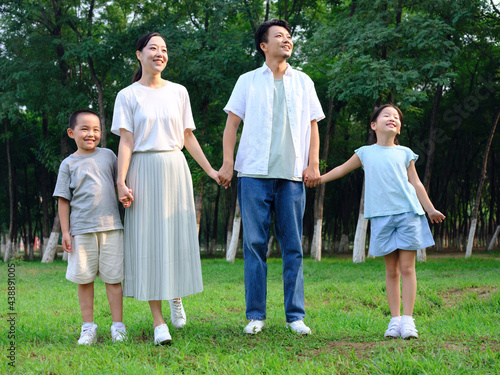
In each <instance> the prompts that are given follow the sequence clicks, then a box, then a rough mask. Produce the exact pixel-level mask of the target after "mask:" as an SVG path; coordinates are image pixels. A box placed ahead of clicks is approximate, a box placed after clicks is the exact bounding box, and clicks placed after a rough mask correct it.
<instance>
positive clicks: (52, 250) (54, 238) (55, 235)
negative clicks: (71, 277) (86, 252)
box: [42, 213, 61, 263]
mask: <svg viewBox="0 0 500 375" xmlns="http://www.w3.org/2000/svg"><path fill="white" fill-rule="evenodd" d="M60 234H61V221H60V220H59V213H57V214H56V217H55V218H54V225H53V226H52V232H51V233H50V237H49V240H48V241H47V246H46V247H45V251H44V252H43V258H42V263H52V262H53V261H54V259H55V257H56V252H57V242H59V235H60Z"/></svg>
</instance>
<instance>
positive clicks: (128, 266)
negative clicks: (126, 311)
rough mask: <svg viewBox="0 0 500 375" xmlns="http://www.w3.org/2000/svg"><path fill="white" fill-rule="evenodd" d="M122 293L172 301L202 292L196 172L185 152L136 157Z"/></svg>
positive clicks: (131, 177) (129, 179) (131, 175)
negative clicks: (196, 206)
mask: <svg viewBox="0 0 500 375" xmlns="http://www.w3.org/2000/svg"><path fill="white" fill-rule="evenodd" d="M127 186H128V187H129V188H130V189H132V195H133V196H134V201H133V202H132V205H131V206H130V207H129V208H126V209H125V226H124V263H125V279H124V284H123V295H124V296H125V297H134V298H136V299H138V300H140V301H153V300H168V299H172V298H177V297H185V296H187V295H190V294H194V293H199V292H201V291H203V281H202V276H201V262H200V249H199V244H198V234H197V227H196V213H195V208H194V199H193V183H192V180H191V173H190V171H189V167H188V165H187V162H186V159H185V157H184V154H183V153H182V152H181V151H180V150H174V151H167V152H138V153H134V154H132V158H131V161H130V166H129V170H128V174H127Z"/></svg>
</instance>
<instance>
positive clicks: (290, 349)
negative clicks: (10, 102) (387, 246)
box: [0, 252, 500, 374]
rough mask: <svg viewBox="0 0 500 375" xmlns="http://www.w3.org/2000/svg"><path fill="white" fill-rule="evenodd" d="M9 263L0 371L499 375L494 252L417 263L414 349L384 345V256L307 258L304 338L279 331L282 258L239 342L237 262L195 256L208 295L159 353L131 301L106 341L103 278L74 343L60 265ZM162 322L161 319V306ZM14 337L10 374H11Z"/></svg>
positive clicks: (199, 298) (68, 289) (189, 309)
mask: <svg viewBox="0 0 500 375" xmlns="http://www.w3.org/2000/svg"><path fill="white" fill-rule="evenodd" d="M14 264H15V289H16V291H15V293H16V295H15V305H13V306H12V307H14V311H13V312H15V313H17V315H16V316H15V318H16V321H15V325H14V328H15V331H14V333H15V339H14V340H12V339H9V338H8V336H9V334H11V333H12V332H13V331H11V328H10V327H11V326H10V322H9V320H8V319H9V318H11V317H12V315H9V312H12V311H11V310H9V308H10V307H11V305H9V303H8V301H9V300H8V286H7V285H8V274H9V272H8V266H7V264H4V263H0V270H1V271H0V274H1V278H0V290H1V291H2V296H3V297H2V299H1V300H0V315H1V317H2V319H1V320H0V347H1V354H0V355H1V357H0V358H1V360H0V373H1V374H6V373H18V374H79V373H82V374H90V373H92V374H120V373H124V374H165V373H174V374H177V373H203V374H233V373H234V374H257V373H258V374H282V373H284V374H321V373H325V374H500V354H499V352H500V253H499V252H494V253H489V254H488V255H485V256H482V257H478V256H475V257H473V258H472V259H467V260H466V259H463V258H459V259H455V258H451V257H439V258H432V257H430V258H429V259H428V261H427V263H423V264H417V279H418V283H419V284H418V292H417V302H416V306H415V313H414V317H415V323H416V325H417V329H418V330H419V335H420V338H419V339H418V340H412V341H406V340H401V339H399V340H388V339H385V338H384V337H383V334H384V332H385V329H386V328H387V324H388V322H389V319H390V314H389V308H388V306H387V302H386V299H385V285H384V263H383V259H368V260H367V262H366V263H363V264H357V265H355V264H353V263H352V261H351V260H350V259H340V258H337V257H330V258H324V259H323V260H322V261H321V262H315V261H312V260H310V259H307V260H305V262H304V277H305V291H306V314H307V315H306V319H305V322H306V323H307V325H309V326H310V327H311V329H312V331H313V334H312V335H311V336H307V337H299V336H297V335H295V334H292V333H291V332H289V331H287V330H286V329H285V317H284V310H283V287H282V279H281V269H282V263H281V260H280V259H270V260H269V262H268V264H269V276H268V298H267V303H268V307H267V310H268V311H267V313H268V318H267V320H266V324H267V325H266V327H265V328H264V330H263V332H261V333H260V334H258V335H255V336H248V335H245V334H243V328H244V326H245V325H246V320H245V301H244V284H243V261H242V260H241V259H237V260H236V262H235V263H234V264H231V263H227V262H226V261H225V260H223V259H202V267H203V277H204V286H205V291H204V292H203V293H200V294H197V295H193V296H189V297H187V298H185V299H184V306H185V309H186V313H187V317H188V323H187V325H186V327H185V328H184V329H183V330H175V328H173V327H172V326H171V325H170V331H171V334H172V339H173V341H172V344H171V345H170V346H164V347H156V346H154V345H153V328H152V318H151V314H150V310H149V306H148V304H147V303H146V302H139V301H136V300H134V299H131V298H126V299H125V300H124V322H125V324H126V326H127V329H128V335H129V340H128V342H125V343H117V344H112V343H111V335H110V331H109V326H110V325H111V316H110V312H109V306H108V303H107V299H106V293H105V288H104V284H103V283H102V282H101V281H97V282H96V285H95V287H96V291H95V292H96V301H95V308H94V316H95V318H94V320H95V323H96V324H97V325H98V326H99V330H98V342H97V344H96V345H94V346H92V347H80V346H78V345H77V343H76V341H77V340H78V337H79V333H80V326H81V315H80V310H79V306H78V297H77V288H76V285H75V284H73V283H71V282H69V281H67V280H66V279H65V271H66V263H65V262H63V261H60V260H58V261H56V262H55V263H53V264H41V263H39V262H33V263H29V262H19V261H16V262H14ZM11 276H12V275H11ZM164 315H165V317H167V318H169V317H170V310H169V307H168V303H164ZM167 322H169V319H168V320H167ZM11 341H12V342H13V343H14V347H15V361H14V362H15V367H12V366H9V362H12V361H11V360H10V359H9V358H8V356H9V353H10V349H11V346H12V345H11Z"/></svg>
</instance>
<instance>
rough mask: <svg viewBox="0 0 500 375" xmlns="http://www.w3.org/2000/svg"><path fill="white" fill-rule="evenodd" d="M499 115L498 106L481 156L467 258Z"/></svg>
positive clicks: (470, 248) (470, 250)
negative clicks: (481, 163) (481, 166)
mask: <svg viewBox="0 0 500 375" xmlns="http://www.w3.org/2000/svg"><path fill="white" fill-rule="evenodd" d="M499 117H500V108H499V109H498V110H497V113H496V114H495V118H494V119H493V124H492V126H491V131H490V136H489V137H488V141H487V142H486V147H485V149H484V156H483V168H482V170H481V178H480V179H479V185H478V187H477V192H476V201H475V202H474V210H473V211H472V219H471V223H470V229H469V238H468V240H467V249H466V250H465V257H466V258H469V257H470V256H471V255H472V246H473V245H474V235H475V233H476V226H477V215H478V211H479V204H480V202H481V190H482V189H483V185H484V180H486V168H487V166H488V155H489V153H490V147H491V141H492V140H493V136H494V135H495V130H496V127H497V124H498V118H499Z"/></svg>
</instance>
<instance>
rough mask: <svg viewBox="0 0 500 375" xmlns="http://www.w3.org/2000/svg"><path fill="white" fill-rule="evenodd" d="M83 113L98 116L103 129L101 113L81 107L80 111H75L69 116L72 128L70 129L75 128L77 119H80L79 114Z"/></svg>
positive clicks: (69, 125)
mask: <svg viewBox="0 0 500 375" xmlns="http://www.w3.org/2000/svg"><path fill="white" fill-rule="evenodd" d="M82 113H88V114H90V115H94V116H97V118H98V119H99V127H100V128H101V129H102V124H101V118H100V117H99V115H98V114H97V113H95V112H94V111H92V110H90V109H79V110H78V111H75V112H73V113H72V114H71V116H70V117H69V124H68V128H70V129H74V128H75V126H76V121H77V120H78V115H80V114H82Z"/></svg>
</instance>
